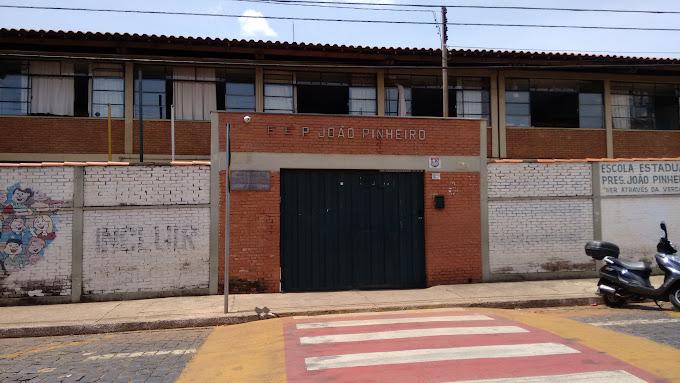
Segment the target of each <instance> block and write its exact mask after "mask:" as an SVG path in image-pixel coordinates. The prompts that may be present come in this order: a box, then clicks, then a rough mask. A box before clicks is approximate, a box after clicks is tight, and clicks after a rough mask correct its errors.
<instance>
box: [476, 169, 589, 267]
mask: <svg viewBox="0 0 680 383" xmlns="http://www.w3.org/2000/svg"><path fill="white" fill-rule="evenodd" d="M591 174H592V170H591V165H590V164H588V163H568V164H555V163H552V164H525V163H522V164H489V166H488V187H489V189H488V190H489V191H488V196H489V259H490V266H491V272H492V274H494V277H496V278H504V277H508V276H510V275H513V274H526V273H555V272H563V271H583V270H590V271H592V270H594V263H593V262H592V260H591V259H590V258H588V257H586V256H585V255H584V253H583V245H584V244H585V242H587V241H589V240H591V239H592V238H593V235H594V234H593V203H592V187H591V182H592V180H591V178H592V175H591Z"/></svg>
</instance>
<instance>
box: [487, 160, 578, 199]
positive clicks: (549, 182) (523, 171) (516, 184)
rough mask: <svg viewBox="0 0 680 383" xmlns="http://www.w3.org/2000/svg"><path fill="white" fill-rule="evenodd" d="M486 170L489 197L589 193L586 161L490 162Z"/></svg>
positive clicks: (563, 195) (565, 195)
mask: <svg viewBox="0 0 680 383" xmlns="http://www.w3.org/2000/svg"><path fill="white" fill-rule="evenodd" d="M487 171H488V173H487V174H488V180H489V183H488V187H489V198H496V197H502V198H511V197H569V196H590V195H591V194H592V188H591V184H592V181H591V177H592V176H591V174H592V168H591V166H590V164H588V163H499V164H493V163H492V164H489V165H488V169H487Z"/></svg>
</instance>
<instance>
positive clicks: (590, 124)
mask: <svg viewBox="0 0 680 383" xmlns="http://www.w3.org/2000/svg"><path fill="white" fill-rule="evenodd" d="M579 126H580V127H581V128H598V129H599V128H601V127H602V117H584V116H581V117H580V118H579Z"/></svg>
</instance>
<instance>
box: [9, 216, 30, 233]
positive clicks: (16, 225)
mask: <svg viewBox="0 0 680 383" xmlns="http://www.w3.org/2000/svg"><path fill="white" fill-rule="evenodd" d="M9 227H10V229H11V230H12V233H14V234H15V235H22V234H23V233H24V229H25V228H26V221H24V219H23V218H19V217H16V218H14V219H12V221H11V222H10V224H9Z"/></svg>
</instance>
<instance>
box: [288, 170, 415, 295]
mask: <svg viewBox="0 0 680 383" xmlns="http://www.w3.org/2000/svg"><path fill="white" fill-rule="evenodd" d="M281 278H282V281H281V282H282V289H283V291H320V290H346V289H370V288H411V287H422V286H423V285H424V283H425V258H424V241H423V174H422V173H419V172H411V173H394V172H379V171H327V170H283V171H282V172H281Z"/></svg>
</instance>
